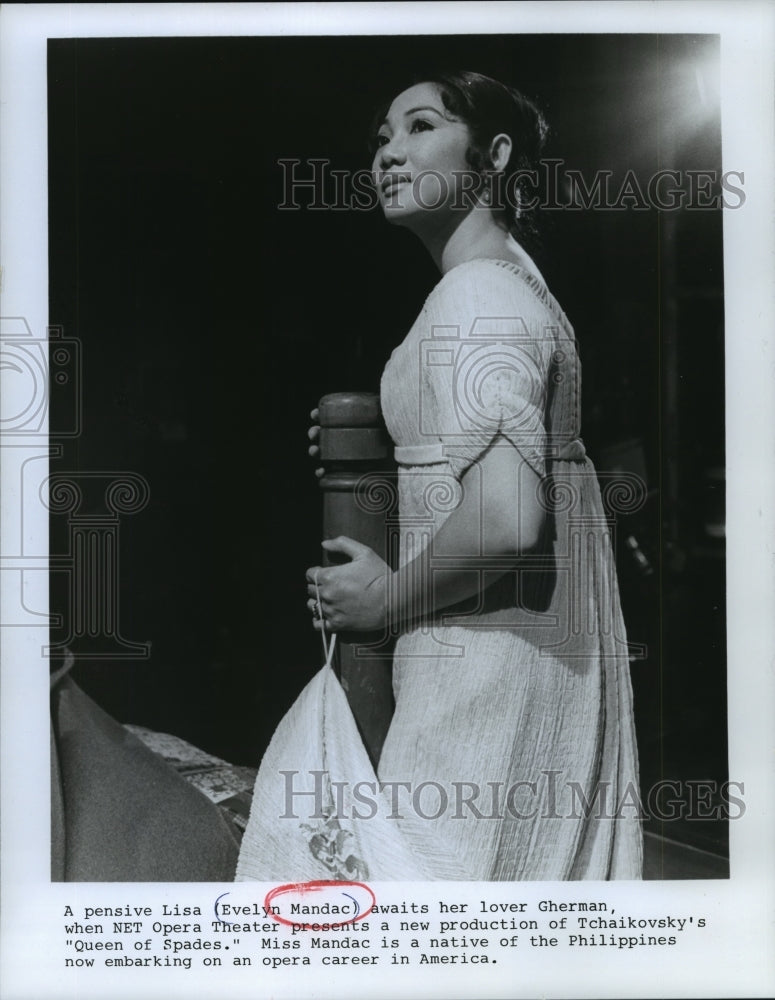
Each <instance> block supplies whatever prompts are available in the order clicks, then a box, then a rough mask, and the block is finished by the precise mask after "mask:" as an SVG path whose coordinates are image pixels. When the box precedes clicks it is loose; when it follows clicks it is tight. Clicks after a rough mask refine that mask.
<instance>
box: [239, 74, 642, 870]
mask: <svg viewBox="0 0 775 1000" xmlns="http://www.w3.org/2000/svg"><path fill="white" fill-rule="evenodd" d="M544 136H545V123H544V121H543V119H542V117H541V115H540V113H539V112H538V111H537V109H536V108H535V107H534V106H533V105H532V104H531V103H530V102H529V101H527V100H526V99H525V98H523V97H522V96H521V95H519V94H518V93H517V92H515V91H513V90H511V89H510V88H507V87H505V86H503V85H501V84H500V83H497V82H496V81H493V80H490V79H489V78H487V77H483V76H480V75H479V74H474V73H458V74H452V75H450V76H445V77H437V78H435V79H433V80H428V81H425V82H422V83H419V84H417V85H414V86H412V87H410V88H409V89H407V90H405V91H404V92H403V93H401V94H399V95H398V96H397V97H396V98H395V100H394V101H393V103H392V104H391V105H390V108H389V109H388V111H387V114H386V115H385V117H384V120H382V121H381V123H380V124H379V127H378V131H377V133H376V148H375V154H374V161H373V171H374V175H375V180H376V183H377V188H378V191H379V197H380V202H381V205H382V208H383V211H384V214H385V216H386V218H387V220H388V221H389V222H391V223H394V224H396V225H400V226H404V227H406V228H407V229H409V230H411V231H412V232H413V233H415V234H416V235H417V236H418V237H419V239H420V240H421V241H422V243H423V244H424V246H425V247H426V248H427V250H428V251H429V253H430V254H431V256H432V258H433V260H434V262H435V263H436V265H437V267H438V269H439V271H440V274H441V278H440V280H439V282H438V284H437V285H436V286H435V287H434V288H433V290H432V291H431V293H430V295H429V296H428V298H427V300H426V302H425V304H424V306H423V309H422V311H421V313H420V315H419V316H418V318H417V320H416V321H415V323H414V325H413V327H412V329H411V330H410V331H409V333H408V335H407V336H406V338H405V340H404V341H403V342H402V343H401V344H400V345H399V346H398V347H397V348H396V349H395V351H394V352H393V354H392V356H391V358H390V361H389V362H388V364H387V367H386V369H385V372H384V375H383V378H382V387H381V402H382V409H383V413H384V417H385V422H386V425H387V428H388V431H389V432H390V435H391V437H392V438H393V441H394V443H395V457H396V461H397V463H398V467H399V473H398V477H399V478H398V490H399V511H400V520H401V555H400V564H399V566H398V568H397V569H396V570H395V571H394V572H391V570H390V569H389V568H388V567H387V565H386V564H385V563H384V562H383V561H382V560H381V559H380V558H379V557H378V556H377V555H376V554H375V553H374V552H373V551H372V550H371V549H368V548H366V547H365V546H363V545H360V544H358V543H357V542H354V541H352V540H350V539H335V540H331V541H327V542H324V547H325V548H326V549H327V551H328V552H329V553H338V554H339V556H340V557H341V556H342V555H344V556H347V557H349V559H350V561H349V562H346V563H344V564H343V565H337V566H332V567H327V568H323V567H313V568H311V569H310V570H309V572H308V574H307V580H308V584H309V591H308V592H309V607H310V611H311V612H313V615H315V616H319V617H316V621H315V624H316V627H318V628H323V629H325V633H326V634H327V635H331V634H333V633H336V632H338V631H349V630H352V631H365V630H382V629H384V628H385V627H392V628H393V629H395V630H397V631H398V633H399V634H398V638H397V641H396V646H395V654H394V664H393V686H394V693H395V703H396V704H395V714H394V716H393V719H392V722H391V725H390V729H389V731H388V734H387V738H386V741H385V744H384V748H383V751H382V755H381V758H380V761H379V764H378V767H377V774H376V778H377V779H378V783H379V782H381V783H382V785H379V787H380V788H382V787H383V786H384V787H388V788H390V789H392V790H393V792H395V788H396V784H391V783H398V782H403V783H405V784H404V786H403V789H404V790H405V791H402V794H405V799H403V800H402V802H403V803H404V805H403V807H402V808H400V809H399V810H398V812H400V818H397V816H396V811H395V810H394V812H393V814H392V815H391V816H390V818H386V817H385V816H384V815H382V814H381V813H380V812H378V815H376V816H374V817H370V818H369V820H368V822H366V821H365V820H362V821H361V824H360V827H361V831H362V830H363V829H365V828H368V834H369V837H371V836H372V834H373V833H374V831H376V830H377V829H378V828H383V827H386V828H390V829H387V832H386V834H385V835H386V836H387V837H389V838H390V837H393V834H394V833H396V832H397V833H398V835H399V838H400V841H401V845H400V851H399V848H398V847H396V850H397V851H399V853H401V852H403V853H401V857H402V858H403V859H404V865H405V866H408V868H409V870H410V871H414V872H415V876H414V877H424V878H456V879H464V880H505V881H516V880H523V879H532V880H550V879H634V878H640V874H641V858H642V841H641V830H640V822H639V818H638V815H637V807H636V806H634V805H633V802H634V800H637V794H638V793H637V787H638V786H637V781H638V775H637V754H636V746H635V735H634V725H633V712H632V696H631V687H630V678H629V663H628V656H627V644H626V639H625V632H624V626H623V622H622V617H621V611H620V607H619V597H618V591H617V583H616V576H615V570H614V560H613V551H612V532H611V530H610V529H611V522H610V521H609V519H608V518H607V516H606V511H605V509H604V507H603V505H602V502H601V495H600V490H599V486H598V482H597V478H596V476H595V472H594V468H593V466H592V463H591V462H590V460H589V459H588V458H586V456H585V453H584V448H583V445H582V444H581V441H580V440H579V439H578V435H579V431H580V428H579V408H580V385H579V378H580V369H579V363H578V359H577V354H576V347H575V341H574V334H573V330H572V328H571V326H570V324H569V322H568V320H567V319H566V317H565V315H564V313H563V312H562V310H561V309H560V307H559V305H558V304H557V302H556V301H555V299H554V298H553V297H552V295H551V294H550V292H549V291H548V289H547V287H546V285H545V283H544V280H543V278H542V276H541V274H540V273H539V271H538V269H537V268H536V265H535V264H534V262H533V261H532V259H531V258H530V256H529V255H528V254H527V252H526V251H525V249H524V248H523V246H522V245H521V243H520V236H521V233H522V232H523V228H522V227H523V226H524V220H525V214H526V213H525V212H524V205H522V206H520V203H519V192H520V191H523V192H524V185H521V184H520V183H519V177H520V176H521V177H522V178H523V179H524V177H526V176H529V175H526V174H525V171H526V170H528V169H530V168H532V167H534V166H536V165H537V163H538V159H539V157H540V154H541V150H542V146H543V140H544ZM519 171H522V174H521V175H520V174H519ZM321 692H322V688H321ZM316 697H317V698H319V699H320V704H321V705H322V704H323V702H324V695H323V694H322V693H320V694H318V695H316ZM327 697H328V698H329V702H328V704H329V705H333V704H334V702H333V701H332V700H331V699H332V698H333V697H335V698H338V697H339V696H338V694H337V695H336V696H334V695H332V694H331V693H329V695H328V696H327ZM337 704H339V702H337ZM299 711H301V708H300V709H299ZM305 711H306V710H305ZM290 715H291V716H292V715H293V710H292V712H291V713H290ZM315 718H319V719H321V720H323V722H321V725H322V726H323V728H324V729H325V723H324V720H325V711H323V710H321V711H320V712H319V713H318V715H316V716H315ZM308 724H309V719H307V720H306V722H304V723H302V721H301V719H300V718H299V721H298V726H299V727H301V726H302V725H308ZM289 725H292V723H290V722H289ZM339 728H340V729H341V728H342V726H341V725H340V726H339ZM336 738H337V737H336V736H335V735H334V736H332V737H331V739H332V740H334V739H336ZM277 739H278V741H279V740H280V737H279V736H278V737H277ZM290 741H291V742H292V741H293V738H292V737H291V740H290ZM279 745H280V744H279V742H278V747H279ZM270 749H271V748H270ZM276 749H277V747H276V748H275V750H276ZM326 750H327V744H326V736H325V734H324V735H323V737H322V752H323V759H324V760H325V761H326V766H328V764H329V762H330V761H332V760H334V759H335V758H336V752H335V751H334V750H333V749H331V748H329V749H328V752H327V755H326ZM275 756H276V754H275ZM270 757H271V760H272V762H273V763H272V766H273V767H278V766H280V765H281V764H282V763H283V760H288V759H289V758H288V757H287V754H286V757H285V758H278V759H277V760H275V757H274V756H272V755H271V754H270ZM265 763H266V761H265ZM363 766H364V768H365V769H366V770H368V764H367V763H366V764H364V765H363ZM268 767H269V765H268V764H267V767H266V768H265V770H268ZM372 776H373V777H374V775H372ZM357 777H362V775H357V776H356V775H346V778H347V779H348V780H350V781H351V782H352V781H354V780H356V778H357ZM259 779H260V776H259ZM257 788H258V786H257ZM418 788H420V789H421V792H422V794H417V795H416V796H415V797H414V798H413V797H412V796H413V794H414V793H415V791H416V790H417V789H418ZM286 791H287V785H286ZM298 798H299V800H300V799H301V797H300V796H299V797H298ZM392 805H393V806H395V801H393V803H392ZM261 808H262V809H264V810H266V808H267V806H266V803H265V802H264V804H263V805H262V806H261ZM256 812H257V807H255V806H254V817H253V821H254V822H259V821H260V820H259V817H258V816H257V815H255V814H256ZM277 815H278V814H277V812H276V811H275V817H276V816H277ZM430 817H433V818H430ZM340 821H341V822H340ZM326 822H328V823H329V827H328V831H329V833H330V824H331V823H333V824H334V826H335V828H336V830H337V836H338V837H339V841H336V843H338V844H339V847H341V841H342V838H345V839H347V838H349V837H350V832H351V831H352V837H353V838H354V839H353V840H352V844H360V853H359V852H358V851H357V850H355V849H353V851H352V853H351V854H350V855H349V856H348V855H347V849H345V850H344V851H343V852H340V853H342V855H343V857H342V865H340V866H339V868H337V867H336V866H335V865H333V866H332V865H331V863H330V864H329V871H331V872H334V873H335V874H338V875H340V876H343V877H346V876H347V875H348V874H349V875H350V877H353V876H354V875H358V876H360V877H366V876H369V877H372V878H374V877H392V878H398V879H401V878H406V877H408V876H407V875H406V874H404V871H403V869H402V870H399V869H398V868H397V867H396V866H397V865H398V866H400V864H401V862H398V861H397V862H395V864H394V865H393V867H392V868H390V869H389V870H392V871H393V872H394V873H393V874H392V875H389V874H387V875H386V874H385V871H388V867H387V866H386V865H385V864H381V863H380V859H378V858H375V857H372V858H369V857H364V856H362V855H364V854H365V853H367V852H369V851H371V853H372V854H384V853H385V852H389V851H390V850H391V847H390V843H387V844H386V845H385V844H382V845H381V844H380V842H379V835H378V836H377V842H376V846H375V845H374V843H372V844H371V847H369V846H368V845H367V846H364V844H363V837H362V836H361V831H359V829H358V822H357V820H355V821H353V820H352V814H351V815H350V817H349V825H348V817H341V816H340V817H339V818H338V819H337V818H336V817H333V816H332V815H331V811H330V810H329V813H328V814H327V820H326ZM269 825H270V826H272V824H269ZM273 825H274V826H275V827H280V828H281V827H282V826H283V824H282V823H281V822H279V821H278V820H277V819H275V820H274V821H273ZM305 829H307V831H308V832H309V831H310V830H312V827H311V826H310V825H309V823H307V825H306V827H305ZM342 831H344V832H342ZM285 832H286V833H287V830H286V831H285ZM269 836H270V837H272V836H274V834H273V833H270V834H269ZM359 837H360V838H361V839H360V840H359V839H358V838H359ZM264 841H265V838H264ZM327 842H328V843H330V844H334V843H335V841H334V840H333V839H331V838H330V837H329V841H327ZM277 843H278V848H277V849H278V850H282V849H283V842H281V840H280V839H278V842H277ZM284 843H285V849H287V840H286V841H285V842H284ZM321 843H322V841H321V840H320V838H319V837H318V839H317V840H314V841H313V840H311V841H310V847H309V849H310V850H311V851H312V852H313V853H315V845H317V847H318V849H319V847H320V844H321ZM338 849H339V848H337V847H331V851H332V852H333V853H332V855H331V856H333V854H336V851H337V850H338ZM318 853H319V851H318ZM418 859H419V860H418ZM415 861H417V862H418V863H417V866H416V867H415V868H412V866H413V865H414V864H415ZM329 862H330V858H329ZM276 868H277V865H276V864H275V869H276ZM380 873H382V874H380ZM417 873H419V875H418V874H417ZM285 874H286V875H287V876H288V877H289V878H294V879H300V878H302V877H305V872H297V871H295V870H288V871H287V872H286V873H285ZM241 877H266V878H270V877H279V870H278V871H275V870H272V867H271V865H270V866H269V867H268V868H265V869H262V868H261V867H260V866H258V867H256V866H254V867H253V868H251V867H250V865H247V864H243V865H242V870H241ZM306 877H313V876H312V875H306Z"/></svg>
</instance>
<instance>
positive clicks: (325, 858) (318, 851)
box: [301, 803, 369, 882]
mask: <svg viewBox="0 0 775 1000" xmlns="http://www.w3.org/2000/svg"><path fill="white" fill-rule="evenodd" d="M301 828H302V830H304V832H305V833H306V834H307V836H308V844H309V849H310V852H311V853H312V856H313V857H314V858H315V860H316V861H319V862H320V863H321V864H322V865H324V866H325V867H326V868H327V869H328V870H329V872H331V874H332V875H333V876H335V877H336V878H339V879H342V880H345V881H354V882H362V881H363V880H364V879H367V878H368V877H369V869H368V865H367V864H366V862H365V861H362V860H361V859H360V858H359V857H358V856H357V855H356V854H353V853H352V850H351V848H352V846H353V844H354V843H355V838H354V837H353V835H352V833H351V832H350V831H349V830H344V829H342V827H341V826H340V824H339V820H338V819H337V818H336V816H335V815H334V806H333V803H331V804H330V805H329V806H328V807H327V809H326V814H325V816H324V818H323V819H320V820H318V821H317V823H302V824H301Z"/></svg>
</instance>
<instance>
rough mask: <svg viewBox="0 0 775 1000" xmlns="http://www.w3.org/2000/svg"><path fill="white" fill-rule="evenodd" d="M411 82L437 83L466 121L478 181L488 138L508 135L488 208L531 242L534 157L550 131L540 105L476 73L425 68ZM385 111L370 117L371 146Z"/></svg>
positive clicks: (536, 187) (486, 160) (536, 180)
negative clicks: (507, 152) (508, 144)
mask: <svg viewBox="0 0 775 1000" xmlns="http://www.w3.org/2000/svg"><path fill="white" fill-rule="evenodd" d="M413 83H414V84H417V83H434V84H436V86H437V87H438V88H439V91H440V93H441V99H442V101H443V103H444V107H445V108H446V110H447V111H448V112H449V113H450V115H453V116H454V117H455V118H458V119H460V120H461V121H463V122H465V124H466V125H467V126H468V129H469V131H470V133H471V145H470V146H469V148H468V152H467V158H468V162H469V165H470V167H471V169H472V170H473V171H475V172H476V173H477V174H478V175H479V177H480V179H481V180H480V185H483V184H484V182H485V179H486V178H487V175H488V173H489V174H492V170H493V165H492V162H491V161H490V152H489V151H490V143H491V142H492V140H493V139H494V138H495V136H496V135H499V134H500V133H505V134H506V135H508V136H509V138H510V139H511V142H512V149H511V156H510V157H509V161H508V163H507V164H506V167H505V170H504V172H503V174H502V176H500V177H499V178H498V182H499V186H498V190H497V191H496V192H494V201H493V210H494V212H495V214H496V215H497V216H499V217H500V218H501V220H502V221H503V223H504V224H505V225H506V226H507V228H508V229H509V231H510V232H511V233H513V235H514V236H515V237H517V238H518V239H519V240H520V241H522V242H525V243H528V244H533V245H535V244H536V243H537V236H538V228H537V225H536V208H534V207H531V206H532V205H535V204H536V203H540V200H541V199H540V178H541V172H540V170H539V163H540V160H541V156H542V154H543V150H544V145H545V143H546V138H547V135H548V133H549V127H548V125H547V123H546V119H545V118H544V116H543V114H542V113H541V111H540V110H539V109H538V108H537V107H536V105H535V104H533V102H532V101H530V100H529V99H528V98H527V97H525V96H524V95H523V94H521V93H520V92H519V91H518V90H516V89H515V88H514V87H509V86H507V85H506V84H503V83H499V82H498V81H497V80H493V79H491V78H490V77H489V76H484V75H483V74H481V73H471V72H468V71H457V72H451V73H429V74H425V75H418V76H416V77H415V79H414V81H413ZM411 85H412V84H409V86H411ZM385 111H386V108H385V109H384V110H383V111H382V113H381V114H379V115H378V116H377V117H376V118H375V127H373V128H372V142H373V147H374V148H376V132H377V128H378V127H379V123H380V122H381V121H382V120H383V119H384V115H385Z"/></svg>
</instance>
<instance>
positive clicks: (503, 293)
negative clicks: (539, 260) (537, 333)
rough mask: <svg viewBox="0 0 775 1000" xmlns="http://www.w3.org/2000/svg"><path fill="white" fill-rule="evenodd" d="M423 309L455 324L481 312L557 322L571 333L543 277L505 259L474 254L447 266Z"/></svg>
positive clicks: (535, 320)
mask: <svg viewBox="0 0 775 1000" xmlns="http://www.w3.org/2000/svg"><path fill="white" fill-rule="evenodd" d="M424 311H425V312H426V313H427V314H428V315H429V318H431V319H432V320H433V321H434V322H437V323H444V322H449V323H454V324H458V323H459V322H460V320H463V321H466V320H473V319H474V318H477V317H485V316H486V317H490V318H492V317H496V316H497V317H501V318H503V319H506V318H519V319H521V320H523V321H524V322H526V323H529V324H531V325H532V323H534V322H540V323H544V324H547V323H559V324H560V325H562V326H564V327H566V329H567V330H568V332H569V333H570V334H571V336H572V330H571V328H570V324H569V323H568V320H567V318H566V316H565V314H564V312H563V311H562V309H561V308H560V306H559V304H558V303H557V301H556V300H555V298H554V296H553V295H552V294H551V292H550V291H549V289H548V288H547V287H546V284H545V283H544V281H543V280H542V279H541V278H540V277H539V276H538V275H536V274H534V273H533V272H532V271H529V270H528V269H527V268H524V267H522V266H520V265H519V264H516V263H512V262H511V261H507V260H499V259H495V258H489V257H487V258H476V259H474V260H469V261H465V262H464V263H462V264H458V265H457V266H455V267H453V268H451V269H450V270H449V271H447V273H446V274H445V275H444V276H443V277H442V278H441V280H440V281H439V282H438V284H437V285H436V286H435V288H434V289H433V291H432V292H431V294H430V295H429V296H428V298H427V299H426V301H425V310H424ZM458 317H459V319H458Z"/></svg>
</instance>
